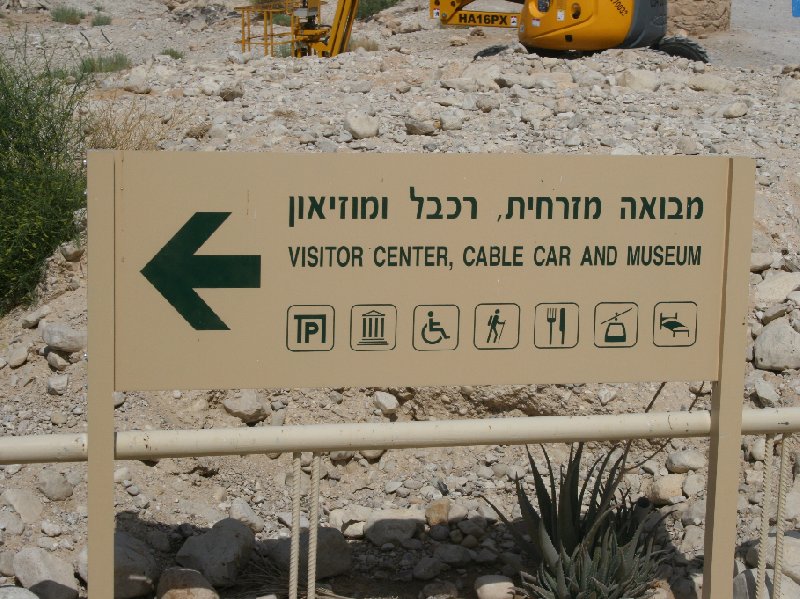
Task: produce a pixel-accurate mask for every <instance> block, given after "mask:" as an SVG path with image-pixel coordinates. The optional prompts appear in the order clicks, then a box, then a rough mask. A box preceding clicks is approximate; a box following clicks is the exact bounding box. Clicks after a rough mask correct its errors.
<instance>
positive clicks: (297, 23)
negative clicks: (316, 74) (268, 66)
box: [236, 0, 358, 58]
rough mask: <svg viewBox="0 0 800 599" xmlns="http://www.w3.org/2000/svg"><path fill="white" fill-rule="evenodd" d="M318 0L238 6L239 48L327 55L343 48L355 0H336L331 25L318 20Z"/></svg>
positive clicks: (269, 53) (279, 53) (279, 0)
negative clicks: (260, 48) (240, 29)
mask: <svg viewBox="0 0 800 599" xmlns="http://www.w3.org/2000/svg"><path fill="white" fill-rule="evenodd" d="M322 4H323V2H322V0H266V1H264V2H260V3H258V4H251V5H249V6H238V7H236V10H237V11H238V12H239V13H240V14H241V17H242V36H241V40H240V44H241V47H242V52H251V51H252V50H253V48H254V47H258V46H261V47H262V48H263V53H264V55H265V56H294V57H295V58H300V57H303V56H323V57H331V56H336V55H337V54H341V53H342V52H344V51H346V50H347V45H348V43H349V42H350V33H351V32H352V30H353V21H355V19H356V13H357V12H358V0H338V2H337V4H336V14H335V15H334V17H333V22H332V24H331V25H322V24H321V23H320V17H321V14H320V11H321V8H322Z"/></svg>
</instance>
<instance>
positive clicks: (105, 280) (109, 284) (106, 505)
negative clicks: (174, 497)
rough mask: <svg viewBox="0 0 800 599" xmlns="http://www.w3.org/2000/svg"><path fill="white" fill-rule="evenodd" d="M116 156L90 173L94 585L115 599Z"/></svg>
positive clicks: (102, 157)
mask: <svg viewBox="0 0 800 599" xmlns="http://www.w3.org/2000/svg"><path fill="white" fill-rule="evenodd" d="M117 157H118V156H117V155H114V154H111V153H103V154H95V155H93V156H91V157H90V159H89V160H90V162H91V165H92V167H91V168H90V169H89V195H88V204H89V214H90V215H91V217H90V220H89V252H90V254H91V258H92V259H91V264H90V265H89V280H90V281H91V282H92V284H91V285H89V314H90V318H89V347H88V355H89V358H90V361H89V392H88V395H89V397H88V403H89V410H88V411H89V414H88V416H89V441H88V454H89V456H88V457H89V468H88V470H89V493H88V508H89V539H88V541H89V585H90V591H89V592H90V594H91V596H92V597H113V596H114V402H113V394H114V360H115V358H114V285H113V281H114V252H113V251H108V248H114V204H115V201H114V200H115V193H116V176H115V172H116V169H117V168H118V167H119V166H120V165H119V164H117Z"/></svg>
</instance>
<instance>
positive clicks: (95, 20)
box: [92, 12, 111, 27]
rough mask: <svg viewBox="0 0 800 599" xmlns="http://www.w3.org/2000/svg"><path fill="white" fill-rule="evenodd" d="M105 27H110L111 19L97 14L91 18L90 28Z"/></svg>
mask: <svg viewBox="0 0 800 599" xmlns="http://www.w3.org/2000/svg"><path fill="white" fill-rule="evenodd" d="M105 25H111V17H109V16H108V15H104V14H101V13H99V12H98V13H97V14H96V15H95V16H93V17H92V27H104V26H105Z"/></svg>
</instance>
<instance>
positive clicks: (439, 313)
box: [414, 304, 460, 351]
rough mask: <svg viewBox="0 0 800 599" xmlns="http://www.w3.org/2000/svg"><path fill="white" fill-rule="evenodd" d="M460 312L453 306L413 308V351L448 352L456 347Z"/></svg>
mask: <svg viewBox="0 0 800 599" xmlns="http://www.w3.org/2000/svg"><path fill="white" fill-rule="evenodd" d="M459 316H460V311H459V308H458V306H454V305H450V304H447V305H431V306H417V307H416V308H414V349H416V350H417V351H449V350H454V349H455V348H456V347H458V326H459Z"/></svg>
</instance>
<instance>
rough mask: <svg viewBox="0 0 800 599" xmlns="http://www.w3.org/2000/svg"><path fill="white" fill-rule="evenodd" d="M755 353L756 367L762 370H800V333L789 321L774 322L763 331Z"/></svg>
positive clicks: (757, 340) (756, 342) (755, 347)
mask: <svg viewBox="0 0 800 599" xmlns="http://www.w3.org/2000/svg"><path fill="white" fill-rule="evenodd" d="M753 351H754V359H755V365H756V367H758V368H761V369H762V370H774V371H775V372H782V371H784V370H790V369H796V368H800V333H798V332H797V331H795V330H794V329H793V328H792V326H791V325H790V324H789V323H788V321H786V320H784V319H780V320H774V321H772V322H771V323H769V324H768V325H767V326H765V327H764V330H763V331H761V334H760V335H759V336H758V338H757V339H756V341H755V346H754V349H753Z"/></svg>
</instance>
